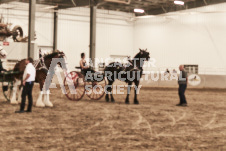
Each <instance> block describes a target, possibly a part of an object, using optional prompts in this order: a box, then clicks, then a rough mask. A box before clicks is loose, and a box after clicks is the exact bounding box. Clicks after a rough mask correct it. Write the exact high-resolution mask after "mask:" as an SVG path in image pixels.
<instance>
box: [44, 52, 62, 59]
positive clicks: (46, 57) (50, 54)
mask: <svg viewBox="0 0 226 151" xmlns="http://www.w3.org/2000/svg"><path fill="white" fill-rule="evenodd" d="M59 53H60V52H52V53H49V54H45V55H44V59H50V58H53V57H54V56H55V55H58V54H59Z"/></svg>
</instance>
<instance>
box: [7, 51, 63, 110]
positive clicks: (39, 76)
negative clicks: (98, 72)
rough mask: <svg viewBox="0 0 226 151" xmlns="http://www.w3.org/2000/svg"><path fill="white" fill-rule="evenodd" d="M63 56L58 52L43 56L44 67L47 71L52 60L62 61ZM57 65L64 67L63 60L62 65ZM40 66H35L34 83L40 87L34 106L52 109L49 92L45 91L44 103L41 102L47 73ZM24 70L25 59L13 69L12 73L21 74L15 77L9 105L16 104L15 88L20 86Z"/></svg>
mask: <svg viewBox="0 0 226 151" xmlns="http://www.w3.org/2000/svg"><path fill="white" fill-rule="evenodd" d="M64 56H65V54H64V53H63V52H59V51H58V52H53V53H51V54H48V55H46V56H44V63H45V66H46V67H47V69H48V70H49V68H50V65H51V62H52V60H53V59H57V58H62V59H63V60H64ZM56 65H57V64H56ZM59 65H60V66H61V67H66V66H65V60H64V61H63V63H62V62H61V63H59ZM41 66H42V65H41V63H39V64H38V65H37V66H36V77H35V82H36V83H39V85H40V93H39V97H38V100H37V102H36V106H38V107H44V106H49V107H52V106H53V104H52V103H51V102H50V100H49V91H47V92H48V93H47V94H45V96H44V101H43V102H42V95H43V87H44V83H45V80H46V77H47V73H48V71H47V70H46V69H42V68H41ZM24 70H25V59H24V60H21V61H19V62H18V63H17V64H16V65H15V67H14V71H19V72H21V74H19V75H18V76H17V77H15V78H16V82H15V83H14V86H13V95H12V98H11V104H17V103H18V102H17V100H16V93H17V87H18V85H20V82H21V79H22V76H23V72H24ZM49 80H52V79H49ZM21 91H22V90H20V91H19V93H18V96H19V98H20V95H21Z"/></svg>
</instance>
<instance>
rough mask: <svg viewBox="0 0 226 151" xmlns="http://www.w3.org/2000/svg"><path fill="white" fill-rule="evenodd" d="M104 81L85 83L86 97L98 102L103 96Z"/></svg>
mask: <svg viewBox="0 0 226 151" xmlns="http://www.w3.org/2000/svg"><path fill="white" fill-rule="evenodd" d="M105 86H106V80H105V78H103V80H102V81H93V82H86V95H87V96H88V97H89V98H91V99H92V100H99V99H101V98H102V97H103V96H104V94H105V91H104V89H105Z"/></svg>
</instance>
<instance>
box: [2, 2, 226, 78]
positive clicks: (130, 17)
mask: <svg viewBox="0 0 226 151" xmlns="http://www.w3.org/2000/svg"><path fill="white" fill-rule="evenodd" d="M45 7H46V6H43V5H37V7H36V10H37V13H36V25H35V26H36V27H35V28H36V35H37V40H36V43H37V45H38V46H39V47H41V48H42V49H44V50H47V51H49V50H51V49H52V45H53V12H51V10H49V9H45ZM225 10H226V3H223V4H218V5H211V6H206V7H202V8H196V9H189V10H186V11H181V12H174V13H168V14H164V15H158V16H149V17H145V18H144V17H143V18H142V17H137V18H135V17H134V14H130V13H123V12H116V11H107V10H98V11H97V39H96V57H98V58H107V57H109V56H111V55H120V56H127V55H129V56H134V55H135V53H136V52H137V51H138V48H148V51H150V52H151V57H152V58H154V59H156V61H157V62H156V64H155V65H156V67H151V68H145V70H151V71H164V70H165V69H166V68H169V69H174V68H175V69H177V68H178V65H179V64H198V65H199V71H200V73H201V74H221V75H222V74H223V75H225V74H226V51H225V46H226V45H225V43H226V39H225V37H224V36H225V35H226V12H225ZM0 13H1V14H3V16H4V17H5V22H9V23H13V25H17V24H18V25H20V26H22V27H23V30H24V33H25V35H28V34H27V33H28V5H27V4H24V3H17V2H12V3H10V4H2V5H0ZM9 41H10V40H9ZM58 49H59V50H62V51H64V52H65V53H66V56H67V58H68V62H69V67H70V69H71V70H73V69H74V66H78V65H79V60H80V53H81V52H85V53H86V54H87V56H88V53H89V8H71V9H66V10H59V21H58ZM203 56H205V57H203Z"/></svg>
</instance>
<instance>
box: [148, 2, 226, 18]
mask: <svg viewBox="0 0 226 151" xmlns="http://www.w3.org/2000/svg"><path fill="white" fill-rule="evenodd" d="M223 2H225V0H196V1H190V2H186V3H185V5H184V6H179V5H174V4H172V5H168V6H167V5H164V10H163V9H162V7H159V8H156V9H148V10H145V12H146V14H148V15H159V14H164V13H168V12H174V11H179V10H185V9H192V8H197V7H202V6H207V5H213V4H219V3H223Z"/></svg>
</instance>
